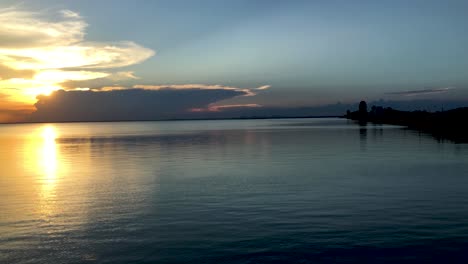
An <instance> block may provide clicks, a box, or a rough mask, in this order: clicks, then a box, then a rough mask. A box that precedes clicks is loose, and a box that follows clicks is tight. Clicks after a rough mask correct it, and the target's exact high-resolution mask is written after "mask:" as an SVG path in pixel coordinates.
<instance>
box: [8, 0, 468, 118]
mask: <svg viewBox="0 0 468 264" xmlns="http://www.w3.org/2000/svg"><path fill="white" fill-rule="evenodd" d="M467 10H468V1H455V0H453V1H450V0H449V1H442V0H440V1H431V0H425V1H417V0H415V1H400V0H394V1H330V0H328V1H312V0H310V1H271V0H268V1H260V0H256V1H252V0H248V1H247V0H245V1H244V0H236V1H215V0H213V1H211V0H210V1H208V0H202V1H179V0H175V1H174V0H171V1H106V0H103V1H91V0H89V1H88V0H80V1H52V0H41V1H36V0H34V1H32V0H31V1H21V2H20V3H18V1H8V0H0V122H17V121H24V120H28V118H29V117H30V115H31V113H32V112H35V111H36V110H37V112H39V113H36V114H37V115H42V116H43V115H50V113H54V115H55V116H54V118H56V120H58V121H63V120H68V119H67V118H68V116H67V115H72V114H71V113H73V114H75V113H78V114H77V115H79V113H81V114H83V115H84V114H86V115H93V113H98V112H99V113H100V112H101V111H104V110H103V109H102V108H106V109H107V110H106V111H108V113H107V114H112V113H120V112H121V113H125V112H127V111H133V112H136V113H143V112H145V113H146V112H148V113H149V112H154V111H159V112H160V113H165V115H166V116H165V117H168V118H169V117H172V113H178V114H183V113H184V112H203V111H222V109H229V108H243V107H246V108H259V107H298V106H318V105H325V104H332V103H336V102H338V101H340V102H344V103H350V102H355V101H358V100H361V99H366V100H378V99H381V98H383V99H385V100H419V99H430V100H445V101H447V100H468V91H467V89H466V88H467V85H468V74H467V73H468V51H467V48H466V47H468V34H467V33H466V28H467V25H468V16H467V15H466V11H467ZM61 89H62V90H65V91H67V92H60V93H57V92H55V93H54V91H56V90H61ZM129 90H130V91H129ZM71 91H73V92H71ZM50 94H51V95H50ZM37 96H39V97H37ZM41 98H42V99H41ZM142 98H146V99H147V100H142ZM38 100H39V103H38V104H37V105H36V106H35V104H36V102H37V101H38ZM100 102H102V103H100ZM143 103H145V104H148V105H144V106H143V105H141V104H143ZM154 104H157V105H158V106H157V107H156V106H154ZM36 107H37V109H36ZM81 108H83V109H85V110H86V111H85V110H83V109H81ZM90 108H92V109H93V110H92V111H90V110H89V109H90ZM93 111H94V112H93ZM138 111H140V112H138ZM58 114H60V117H59V116H58ZM146 117H148V118H151V116H149V115H147V116H146ZM75 119H76V120H78V119H80V117H78V116H77V117H76V118H75ZM75 119H73V120H75ZM50 120H55V119H53V118H52V119H50Z"/></svg>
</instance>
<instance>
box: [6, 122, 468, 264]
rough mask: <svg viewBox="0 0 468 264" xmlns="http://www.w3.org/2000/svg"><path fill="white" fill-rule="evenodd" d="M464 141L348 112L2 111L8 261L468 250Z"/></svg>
mask: <svg viewBox="0 0 468 264" xmlns="http://www.w3.org/2000/svg"><path fill="white" fill-rule="evenodd" d="M467 206H468V144H455V143H452V142H450V141H440V140H436V139H434V138H433V137H431V136H430V135H427V134H422V133H419V132H417V131H412V130H407V129H404V128H402V127H397V126H381V125H367V126H359V125H357V124H355V123H353V122H350V121H348V120H344V119H338V118H336V119H274V120H225V121H220V120H217V121H170V122H119V123H65V124H19V125H0V263H55V264H57V263H440V262H445V263H468V255H467V254H466V252H468V207H467Z"/></svg>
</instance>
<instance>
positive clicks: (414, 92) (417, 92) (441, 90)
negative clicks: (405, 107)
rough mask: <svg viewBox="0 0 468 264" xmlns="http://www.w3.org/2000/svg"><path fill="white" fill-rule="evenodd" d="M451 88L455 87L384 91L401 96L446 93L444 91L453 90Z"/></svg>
mask: <svg viewBox="0 0 468 264" xmlns="http://www.w3.org/2000/svg"><path fill="white" fill-rule="evenodd" d="M453 89H455V87H444V88H434V89H422V90H410V91H403V92H390V93H386V94H388V95H402V96H417V95H427V94H439V93H446V92H448V91H450V90H453Z"/></svg>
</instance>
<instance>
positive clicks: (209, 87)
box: [133, 84, 270, 96]
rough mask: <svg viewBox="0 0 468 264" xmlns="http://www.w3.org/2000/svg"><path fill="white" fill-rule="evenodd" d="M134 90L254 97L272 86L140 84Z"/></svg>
mask: <svg viewBox="0 0 468 264" xmlns="http://www.w3.org/2000/svg"><path fill="white" fill-rule="evenodd" d="M133 88H141V89H149V90H165V89H173V90H187V89H197V90H232V91H239V92H243V93H244V96H254V95H256V93H255V92H254V91H255V90H266V89H268V88H270V85H264V86H260V87H257V88H238V87H232V86H224V85H219V84H214V85H209V84H170V85H142V84H138V85H135V86H133Z"/></svg>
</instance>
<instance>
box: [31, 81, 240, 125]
mask: <svg viewBox="0 0 468 264" xmlns="http://www.w3.org/2000/svg"><path fill="white" fill-rule="evenodd" d="M241 95H246V92H245V91H241V90H235V89H221V88H220V89H197V88H191V89H159V90H157V89H152V90H147V89H117V90H111V91H92V90H89V91H65V90H59V91H56V92H54V93H52V94H51V95H50V96H39V97H38V99H39V100H38V102H37V103H36V104H35V106H36V111H35V112H34V113H32V115H31V118H30V121H35V122H61V121H115V120H157V119H174V118H184V117H186V114H187V113H188V112H189V111H190V109H195V108H207V107H208V106H209V105H210V104H212V103H215V102H218V101H221V100H225V99H229V98H232V97H235V96H241Z"/></svg>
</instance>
